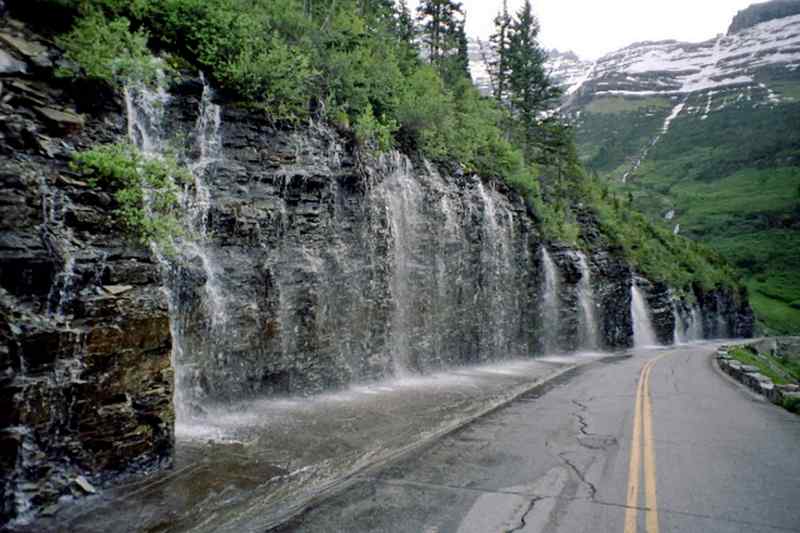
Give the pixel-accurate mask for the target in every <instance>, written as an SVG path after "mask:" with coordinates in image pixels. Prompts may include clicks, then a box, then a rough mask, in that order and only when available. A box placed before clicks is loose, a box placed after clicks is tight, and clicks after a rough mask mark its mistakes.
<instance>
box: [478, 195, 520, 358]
mask: <svg viewBox="0 0 800 533" xmlns="http://www.w3.org/2000/svg"><path fill="white" fill-rule="evenodd" d="M477 188H478V195H479V196H480V198H481V202H482V204H483V220H484V223H483V238H482V241H481V242H482V247H481V263H482V268H483V272H484V278H483V286H482V287H481V288H482V290H483V292H484V296H485V298H484V306H485V310H486V318H487V320H486V321H484V323H483V326H484V327H483V333H482V335H481V340H482V344H483V346H482V349H481V352H482V359H484V360H494V359H496V358H497V357H498V356H499V355H501V354H502V353H503V352H505V351H507V350H508V349H509V348H508V347H509V344H510V341H511V338H512V336H513V332H512V331H511V328H512V327H513V324H514V319H515V317H513V316H510V313H512V312H514V311H513V306H512V305H510V304H511V302H510V301H508V299H507V295H506V294H505V293H504V289H505V288H507V287H508V286H510V284H511V283H512V280H510V279H509V277H510V276H511V274H512V267H511V260H510V253H509V252H510V248H511V239H512V231H513V227H512V224H511V223H510V222H509V219H508V213H507V214H506V216H505V217H504V219H505V224H503V225H502V226H501V225H500V224H499V223H498V216H497V214H498V213H497V206H496V203H495V199H494V197H493V196H492V194H491V190H489V191H487V190H486V187H485V186H484V184H483V183H482V182H478V187H477Z"/></svg>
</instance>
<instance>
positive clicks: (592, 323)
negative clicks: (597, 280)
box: [578, 252, 600, 350]
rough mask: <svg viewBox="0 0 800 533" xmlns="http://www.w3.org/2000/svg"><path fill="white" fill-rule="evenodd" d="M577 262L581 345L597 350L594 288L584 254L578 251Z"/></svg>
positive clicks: (597, 337)
mask: <svg viewBox="0 0 800 533" xmlns="http://www.w3.org/2000/svg"><path fill="white" fill-rule="evenodd" d="M578 264H579V266H580V269H581V281H580V282H579V283H578V303H579V304H580V309H581V329H582V330H583V331H582V339H581V341H582V342H581V347H582V348H584V349H586V350H597V349H598V346H599V341H600V335H599V333H598V328H597V318H596V317H595V312H594V311H595V307H594V288H593V287H592V271H591V269H590V268H589V263H588V261H586V256H585V255H584V254H583V253H581V252H579V253H578Z"/></svg>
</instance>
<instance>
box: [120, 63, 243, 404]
mask: <svg viewBox="0 0 800 533" xmlns="http://www.w3.org/2000/svg"><path fill="white" fill-rule="evenodd" d="M163 78H164V76H163V75H162V76H160V77H159V84H158V86H157V87H156V88H155V89H151V88H149V87H145V86H144V85H131V86H128V87H126V88H125V91H124V94H125V104H126V110H127V119H128V137H129V140H130V142H131V143H133V144H134V145H135V146H136V147H137V148H139V150H141V152H142V153H143V154H144V156H145V157H150V158H161V157H163V156H164V153H165V151H166V147H167V132H166V130H165V125H166V121H165V114H166V110H167V106H168V104H169V102H170V100H171V97H170V95H169V94H168V93H167V92H166V90H165V88H164V79H163ZM212 97H213V93H212V91H211V88H210V87H209V86H208V84H207V83H206V81H205V78H203V94H202V97H201V100H200V109H199V113H198V119H197V123H196V124H195V131H194V143H195V147H194V148H195V149H194V155H193V157H189V158H188V161H186V162H187V166H188V168H189V170H190V171H191V174H192V177H193V184H192V187H191V189H189V188H186V189H184V190H183V194H182V198H181V203H182V205H183V206H184V208H185V209H186V213H187V215H188V216H187V217H186V218H185V219H184V221H183V223H184V226H185V229H186V230H187V231H186V234H185V235H183V236H181V237H178V238H176V239H175V242H174V243H173V244H174V246H175V248H176V252H177V254H176V257H170V256H168V255H165V254H163V253H162V252H161V250H159V249H158V248H157V247H156V246H153V249H154V252H155V255H156V256H157V257H158V260H159V262H160V264H161V267H162V276H163V279H164V280H165V282H164V289H165V291H166V292H167V294H168V301H169V307H170V328H171V333H172V339H173V342H172V344H173V348H172V363H173V368H174V369H175V410H176V415H177V416H178V418H179V419H181V418H184V417H186V416H187V415H188V413H189V411H188V407H189V405H190V404H191V403H192V402H194V401H196V400H197V398H198V397H200V396H202V394H203V391H202V390H201V388H200V386H199V385H198V382H199V380H198V375H197V370H196V368H195V367H196V363H195V362H196V361H198V360H200V359H201V357H200V355H202V354H197V353H191V359H192V362H189V361H187V360H186V356H188V355H189V354H188V353H187V352H188V350H187V347H186V339H185V335H184V330H185V328H186V324H185V322H186V320H185V317H184V316H183V312H184V311H183V310H182V305H183V302H182V300H181V299H182V294H181V291H182V290H185V289H182V278H183V276H184V270H183V268H184V265H186V264H190V263H191V262H192V261H193V260H194V259H199V263H200V265H201V266H202V269H203V272H204V274H205V285H204V289H205V293H206V309H207V315H208V320H209V322H210V324H211V328H210V329H211V331H210V332H209V333H210V334H209V335H207V338H206V339H205V343H206V344H207V348H206V350H213V349H214V348H211V347H215V346H218V345H220V344H223V343H224V339H223V338H222V337H221V335H222V334H223V333H224V331H222V330H218V328H219V327H220V326H223V325H224V324H225V322H226V320H227V316H228V313H227V302H226V300H225V296H224V294H225V291H224V289H223V287H222V286H221V283H220V274H219V271H218V268H217V266H216V263H215V262H214V258H213V256H212V254H211V251H210V250H211V247H210V245H209V242H208V241H209V238H210V236H209V231H208V218H209V217H208V214H209V207H210V204H211V195H210V191H209V188H208V186H207V185H206V183H205V181H204V180H205V178H206V176H207V174H208V171H209V168H210V167H211V166H212V164H213V163H215V162H217V161H219V160H220V159H221V158H222V143H221V137H220V125H221V110H220V107H219V106H218V105H216V104H214V103H213V102H212ZM145 197H146V199H147V194H145ZM193 348H194V346H193ZM194 351H195V350H193V351H192V352H194ZM207 355H208V356H212V357H216V358H219V354H218V353H211V354H207Z"/></svg>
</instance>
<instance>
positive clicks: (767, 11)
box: [728, 0, 800, 35]
mask: <svg viewBox="0 0 800 533" xmlns="http://www.w3.org/2000/svg"><path fill="white" fill-rule="evenodd" d="M797 14H800V0H771V1H769V2H761V3H758V4H753V5H751V6H750V7H748V8H747V9H743V10H741V11H739V12H738V13H737V14H736V16H735V17H733V22H731V25H730V27H729V28H728V35H733V34H734V33H738V32H740V31H742V30H745V29H747V28H752V27H753V26H755V25H756V24H760V23H762V22H767V21H769V20H774V19H779V18H783V17H790V16H792V15H797Z"/></svg>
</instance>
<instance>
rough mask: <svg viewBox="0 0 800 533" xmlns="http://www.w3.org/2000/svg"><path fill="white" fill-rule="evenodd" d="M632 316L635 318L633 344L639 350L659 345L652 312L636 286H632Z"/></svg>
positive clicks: (633, 284)
mask: <svg viewBox="0 0 800 533" xmlns="http://www.w3.org/2000/svg"><path fill="white" fill-rule="evenodd" d="M631 316H632V318H633V344H634V346H636V347H637V348H641V347H645V346H656V345H658V339H657V337H656V333H655V330H654V329H653V322H652V320H651V319H650V311H649V309H648V308H647V302H646V301H645V299H644V296H643V295H642V291H641V290H640V289H639V287H638V286H637V285H636V282H634V283H632V284H631Z"/></svg>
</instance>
